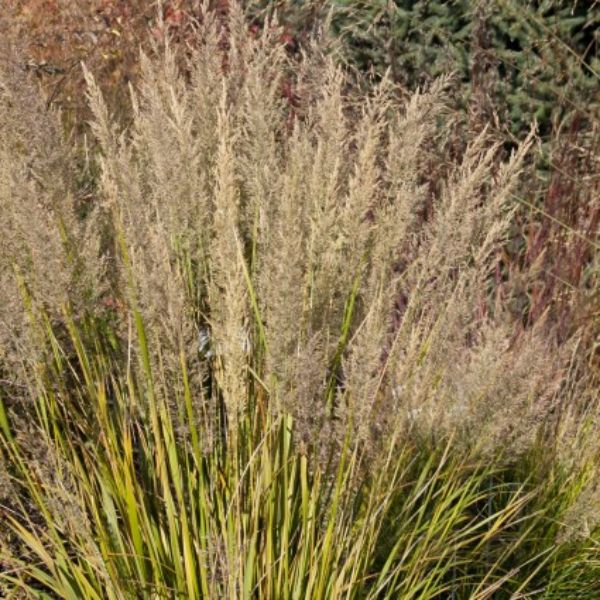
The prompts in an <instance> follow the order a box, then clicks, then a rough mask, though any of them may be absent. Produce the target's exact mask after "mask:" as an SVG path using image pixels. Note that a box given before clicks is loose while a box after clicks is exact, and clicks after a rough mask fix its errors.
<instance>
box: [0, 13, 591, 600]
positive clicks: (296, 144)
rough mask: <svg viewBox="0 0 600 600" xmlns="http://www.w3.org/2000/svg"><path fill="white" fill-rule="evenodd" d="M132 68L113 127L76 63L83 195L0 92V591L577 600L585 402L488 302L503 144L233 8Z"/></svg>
mask: <svg viewBox="0 0 600 600" xmlns="http://www.w3.org/2000/svg"><path fill="white" fill-rule="evenodd" d="M155 54H156V55H155V56H153V57H148V56H144V55H143V56H142V57H141V70H142V83H141V84H140V86H139V88H137V89H132V90H131V101H132V109H131V122H130V124H129V125H128V127H127V128H126V129H125V130H122V129H119V127H118V126H117V125H116V123H115V122H114V121H113V120H112V118H111V116H110V114H109V111H108V109H107V107H106V104H105V103H104V101H103V98H102V94H101V93H100V91H99V89H98V87H97V86H96V84H95V82H94V78H93V74H91V73H88V72H86V79H87V82H88V89H89V103H90V107H91V110H92V113H93V115H94V117H93V121H92V122H91V129H92V131H93V134H94V136H95V140H96V141H95V142H94V144H93V145H91V146H90V147H91V148H92V156H89V157H88V158H86V160H84V161H83V165H84V167H83V169H84V170H85V173H86V177H92V178H93V180H94V181H93V189H94V194H93V198H91V199H90V198H88V197H85V198H84V197H82V196H81V194H80V191H79V189H78V187H77V185H76V178H75V177H74V175H75V174H78V173H80V172H81V165H78V163H77V160H76V159H75V158H74V157H73V156H72V154H70V153H69V152H68V151H67V148H68V144H67V143H66V141H65V140H63V139H62V138H61V133H60V127H59V126H58V125H57V123H58V121H57V120H56V119H55V116H56V115H53V114H52V113H50V112H48V111H46V110H45V109H44V107H43V104H40V103H39V102H38V101H37V100H36V97H35V94H34V93H33V88H32V86H31V84H30V83H29V82H27V81H26V79H24V78H23V77H21V76H20V75H19V73H17V72H15V71H11V70H10V69H4V70H3V71H1V72H0V73H1V76H0V102H2V103H3V105H2V106H3V111H2V113H0V127H1V128H2V131H3V132H4V131H5V132H6V134H5V135H3V136H0V152H1V155H0V197H1V198H2V203H1V205H0V210H1V211H3V214H5V215H6V219H5V220H4V221H3V223H6V227H7V233H10V235H8V236H4V237H3V238H2V239H3V240H8V243H6V242H2V245H1V246H0V248H1V250H2V252H1V254H0V265H1V267H2V270H1V272H0V277H1V278H2V279H1V282H2V285H1V286H0V320H1V324H2V328H1V329H0V374H1V376H2V380H1V382H0V435H1V442H2V444H1V446H0V448H1V454H0V459H1V461H2V462H1V463H0V466H1V468H2V469H1V471H0V474H1V477H2V479H1V480H0V483H2V486H3V488H2V490H0V515H1V516H2V517H3V518H2V520H1V522H0V542H1V543H2V546H1V548H2V554H1V555H0V569H1V573H0V586H3V587H2V588H0V589H1V591H2V592H3V593H4V594H5V595H7V596H9V597H11V595H12V596H13V597H18V595H19V594H21V595H25V596H26V597H36V598H54V597H58V598H68V599H69V598H72V599H73V600H75V599H78V600H79V599H81V598H86V599H87V598H92V599H93V598H98V599H100V598H111V599H112V598H114V599H121V598H140V597H144V598H231V599H234V598H298V599H301V598H316V599H319V598H491V597H500V598H501V597H526V596H527V595H531V594H534V593H535V594H540V595H542V596H543V597H547V598H561V597H569V598H577V597H581V598H589V597H593V594H594V593H595V592H596V591H597V582H598V581H600V578H599V570H600V555H599V553H600V546H599V544H600V538H599V529H598V515H599V514H600V507H598V503H597V498H598V495H597V492H598V485H599V479H598V470H597V466H596V465H597V459H598V456H599V448H598V446H597V432H598V397H597V396H598V395H597V387H595V384H594V382H593V380H592V379H591V377H590V376H589V375H588V374H587V372H586V369H585V364H583V363H582V362H581V361H580V360H579V358H578V354H577V341H578V336H577V335H574V336H573V338H572V339H570V340H568V341H567V342H565V343H564V344H562V345H560V346H556V344H554V343H553V342H552V341H551V340H552V339H554V338H552V336H549V335H548V327H549V326H550V325H547V326H546V324H545V323H544V320H543V319H540V320H538V322H537V325H536V326H535V327H530V328H524V327H522V326H521V324H520V323H515V321H514V318H513V317H512V316H511V313H510V311H507V310H505V309H504V306H503V304H502V303H501V302H499V301H498V300H497V299H498V297H499V296H497V295H496V288H495V277H496V274H497V270H498V264H499V261H500V260H502V251H503V247H504V244H505V240H506V237H507V235H508V231H509V228H510V226H511V219H512V215H513V212H514V202H513V197H514V193H515V191H516V190H517V189H518V186H519V185H520V177H521V168H522V163H523V160H524V157H525V156H526V154H527V151H528V149H529V146H530V145H531V143H532V140H533V134H532V135H530V136H529V137H528V138H527V139H525V140H524V141H523V143H522V144H521V145H520V146H519V147H518V148H516V149H515V151H514V153H513V154H512V156H510V157H506V156H503V155H502V151H501V148H500V147H499V146H498V145H496V144H495V143H494V142H493V141H492V140H491V139H490V138H489V137H488V136H487V134H486V131H482V132H481V133H480V134H479V135H478V136H477V137H475V138H474V139H473V140H470V143H468V144H467V150H466V152H465V153H464V154H463V155H461V156H454V155H452V153H451V152H450V149H449V148H448V147H447V146H446V141H447V138H448V133H447V132H448V130H449V129H451V128H452V126H453V115H452V114H451V113H450V112H449V111H448V109H447V104H446V96H447V95H448V94H449V93H450V90H451V87H452V81H451V79H441V80H438V81H437V82H435V83H434V84H433V85H432V86H431V87H430V88H428V89H426V90H421V91H418V92H416V93H415V94H414V95H412V96H410V97H408V98H406V97H404V95H403V94H402V93H401V92H400V90H399V89H397V87H396V86H394V85H393V84H392V83H391V82H389V81H388V80H386V79H385V78H384V79H383V81H381V82H380V83H378V84H377V85H374V86H371V91H370V92H369V93H367V94H365V93H364V92H361V91H359V89H358V88H356V87H355V86H353V85H352V82H351V79H350V78H349V77H348V76H347V75H346V74H345V72H344V71H343V70H342V69H340V68H339V67H338V66H336V64H335V62H334V61H333V59H331V58H329V57H327V56H325V55H324V54H323V52H322V51H321V50H320V42H319V40H318V39H317V40H315V41H314V43H313V45H312V46H311V47H310V48H309V49H307V50H306V51H305V52H303V53H302V54H301V56H290V55H289V54H288V53H287V52H286V49H285V47H284V46H283V45H282V42H281V41H280V36H279V34H278V31H277V27H276V26H275V25H273V26H272V27H266V28H265V29H264V32H262V33H260V34H259V35H255V34H251V33H250V32H249V29H248V27H247V25H246V22H245V20H244V18H243V15H242V13H241V10H240V9H239V8H238V7H237V6H236V5H235V4H234V3H232V4H231V8H230V10H229V13H228V15H226V16H223V15H221V14H215V13H211V12H210V11H206V12H205V13H204V14H203V17H202V19H201V20H200V22H199V23H198V25H197V31H196V35H195V41H194V43H193V44H190V47H189V48H187V53H183V52H177V51H176V50H175V49H174V48H173V47H171V46H170V45H169V44H168V43H166V44H165V47H164V48H162V49H160V50H157V52H156V53H155ZM290 90H291V91H290ZM21 112H23V113H24V114H25V115H26V116H27V118H28V119H29V121H28V122H29V123H31V126H30V129H32V130H34V131H35V132H36V133H35V135H29V134H28V128H24V127H21V126H17V125H15V123H17V124H19V123H22V122H23V118H24V117H19V115H20V113H21ZM38 127H39V129H36V128H38ZM55 150H56V156H57V158H56V160H55V161H54V159H53V162H52V161H50V158H48V157H49V156H50V155H51V156H54V151H55ZM95 173H97V176H96V175H94V176H92V175H91V174H95ZM434 173H435V176H434V175H433V174H434ZM440 174H443V177H442V176H441V175H440ZM2 227H5V225H4V224H3V225H2ZM503 294H504V296H503V297H505V294H506V291H505V290H504V291H503ZM590 595H591V596H590Z"/></svg>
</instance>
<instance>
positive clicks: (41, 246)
mask: <svg viewBox="0 0 600 600" xmlns="http://www.w3.org/2000/svg"><path fill="white" fill-rule="evenodd" d="M0 128H1V130H2V136H0V220H1V222H2V235H1V236H0V237H1V241H0V372H2V373H3V375H6V379H5V380H9V381H10V380H13V379H15V377H16V376H17V374H18V373H19V372H20V371H21V366H22V365H23V364H26V365H28V366H32V365H33V364H35V362H36V360H38V359H40V358H41V355H42V353H43V344H40V342H39V340H37V339H36V336H35V328H34V327H29V326H28V325H27V320H28V317H27V310H26V309H25V308H24V305H23V301H24V298H23V295H24V294H25V295H26V296H27V298H28V300H27V301H28V302H30V303H31V304H32V308H41V309H43V310H45V311H47V313H48V317H49V318H50V319H52V320H54V321H57V322H60V321H61V311H62V307H63V306H66V305H68V306H70V307H71V310H72V311H73V312H74V313H75V314H76V315H77V316H78V317H82V316H84V315H85V314H86V312H88V313H89V312H91V311H92V309H93V307H94V305H95V303H96V301H97V299H98V298H99V297H100V296H101V294H102V292H103V282H102V278H103V261H102V259H101V256H100V244H99V236H98V234H97V232H96V231H94V230H93V229H91V228H89V227H88V226H87V224H83V223H81V222H80V221H79V219H78V212H79V200H78V190H77V189H76V185H75V163H74V160H73V153H72V151H71V150H70V145H69V141H68V140H66V139H65V137H64V134H63V132H62V128H61V124H60V116H59V115H58V114H57V113H55V112H53V111H51V110H49V109H48V108H47V107H46V105H45V103H44V102H43V99H42V97H41V96H40V94H39V93H38V90H37V89H36V86H35V83H34V82H33V81H32V80H31V77H30V75H29V74H27V73H25V72H23V70H22V69H21V68H20V67H19V65H18V61H17V57H16V56H15V55H14V53H13V52H12V50H11V49H10V48H3V58H2V61H1V64H0ZM12 392H13V393H14V392H15V390H12Z"/></svg>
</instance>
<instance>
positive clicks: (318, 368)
mask: <svg viewBox="0 0 600 600" xmlns="http://www.w3.org/2000/svg"><path fill="white" fill-rule="evenodd" d="M198 28H199V29H198V43H197V45H196V48H195V49H194V51H193V53H192V55H191V58H190V59H189V60H188V61H187V62H185V61H184V68H183V70H182V68H181V67H180V66H179V65H180V64H181V61H179V60H178V59H177V57H176V55H175V53H174V51H172V49H171V48H170V46H169V44H166V47H165V49H164V52H163V56H162V57H160V58H155V59H150V58H148V57H144V56H143V57H142V73H143V78H142V79H143V81H142V84H141V88H140V91H139V93H136V92H134V93H133V95H132V98H133V122H132V125H131V130H130V132H124V133H123V134H117V132H116V129H115V127H114V126H113V125H112V124H111V123H110V119H109V117H108V115H107V113H106V109H105V108H104V107H103V103H102V100H101V97H100V96H99V94H98V92H97V90H95V88H94V84H93V82H92V81H90V94H91V96H90V98H91V104H92V108H93V110H94V113H95V119H96V124H95V125H94V128H95V131H96V132H97V135H98V137H99V141H100V143H101V148H102V153H103V156H102V157H101V159H100V160H101V164H102V193H103V196H104V197H105V198H106V201H107V202H108V204H109V205H111V206H113V207H114V210H112V215H113V219H114V220H115V224H114V225H113V227H114V230H115V231H117V232H118V231H120V229H121V228H122V229H123V239H124V241H125V246H126V248H127V253H128V255H129V262H130V267H131V273H132V275H133V282H134V283H133V288H131V284H130V283H127V282H128V281H129V279H128V277H129V275H127V274H126V273H125V271H127V269H126V268H125V265H124V263H123V261H121V263H123V264H121V266H120V268H119V270H118V272H120V273H121V275H119V276H118V277H117V278H116V279H117V280H119V281H120V283H118V285H119V286H120V287H121V288H122V290H121V292H119V293H121V294H122V295H123V296H127V294H129V293H131V292H133V296H131V297H130V300H129V303H130V304H131V305H133V306H138V307H139V308H140V311H141V314H142V315H143V316H144V321H145V327H146V329H147V331H148V332H149V335H150V337H151V339H152V340H153V341H156V340H157V339H160V340H161V352H162V354H161V356H160V357H158V356H156V357H153V359H152V361H153V363H154V365H155V368H163V367H164V368H167V371H169V370H170V371H172V372H173V374H174V376H175V377H177V375H176V373H177V371H178V369H179V364H180V352H181V351H182V350H184V355H185V356H186V357H188V359H189V358H190V357H192V356H194V355H195V354H196V355H197V352H195V350H196V349H197V339H198V337H200V338H201V344H200V346H201V348H200V354H201V356H200V357H199V358H200V361H196V362H195V366H194V367H193V368H192V369H191V370H190V373H191V375H192V377H193V378H194V377H195V378H196V380H197V381H198V382H199V387H198V391H199V393H205V392H206V391H207V388H206V386H203V385H202V381H203V380H204V381H205V383H207V381H206V376H207V373H208V372H209V371H210V370H211V368H212V367H211V362H214V365H213V366H216V365H219V367H218V368H216V369H215V370H214V375H215V377H216V379H215V383H216V387H214V386H213V387H212V388H211V391H210V394H211V395H212V397H213V399H216V398H218V397H222V399H223V400H224V401H225V405H226V406H227V410H228V412H230V413H231V415H230V416H231V417H232V418H233V415H235V414H238V413H239V410H240V409H241V408H243V407H244V406H245V405H246V403H247V402H248V393H249V389H250V387H248V378H249V377H250V372H253V373H254V374H253V375H252V377H255V376H257V377H258V378H259V379H260V380H261V381H262V383H261V384H260V385H261V386H263V387H266V390H268V392H269V393H270V395H271V407H272V408H273V409H274V410H275V412H277V411H278V410H285V411H289V412H290V413H291V414H293V415H294V416H295V417H296V418H297V419H298V421H299V422H298V428H299V429H300V430H303V431H304V434H305V435H306V437H307V438H311V436H314V435H318V434H317V431H318V429H319V427H320V426H321V427H325V428H326V429H327V430H329V429H328V428H330V427H331V426H332V425H334V426H335V428H337V429H339V434H337V437H336V440H337V442H336V443H341V441H342V439H343V438H344V435H345V433H344V432H345V431H346V428H347V427H348V425H349V424H350V423H354V426H355V427H357V429H356V430H355V443H356V444H358V445H362V444H363V443H366V444H367V446H368V445H369V439H371V440H372V439H379V440H380V441H383V440H384V439H385V436H384V435H382V434H383V432H385V431H387V433H388V434H389V432H390V431H392V430H393V428H394V424H395V423H396V422H397V421H398V419H400V421H402V420H408V421H410V422H413V421H414V419H415V417H416V415H418V414H420V415H421V417H420V419H422V420H423V422H426V423H428V424H429V425H432V424H433V423H436V424H437V425H439V427H440V430H446V427H447V426H448V427H450V426H451V427H450V428H452V427H456V426H459V425H462V427H463V430H468V429H469V427H467V422H468V421H469V422H470V419H472V420H473V422H476V421H477V419H478V418H479V417H481V418H484V416H485V420H486V422H488V421H489V423H496V424H498V423H499V421H500V420H499V419H498V418H497V417H499V415H500V414H501V413H502V411H504V409H505V408H506V406H507V405H506V402H505V401H503V402H502V403H500V402H499V398H496V400H491V399H490V398H491V397H492V396H494V394H498V393H499V392H498V391H499V390H501V389H502V386H503V385H505V386H506V387H505V389H506V390H508V389H510V390H511V391H512V395H511V397H512V399H513V400H514V403H511V406H512V407H513V408H514V409H515V410H517V407H520V409H519V411H521V410H522V411H525V412H526V413H528V411H532V414H533V413H536V411H537V413H536V414H537V416H538V417H539V418H540V419H541V418H542V416H543V414H546V413H547V412H548V411H549V410H550V408H551V407H550V404H551V403H550V402H549V400H545V399H544V398H550V397H551V396H552V395H553V390H554V388H553V386H552V385H550V383H549V382H550V380H552V381H554V378H550V377H547V382H548V388H547V390H546V391H544V390H543V389H541V388H540V387H539V386H540V385H541V382H542V381H543V380H544V378H546V376H547V374H548V372H549V370H550V369H551V370H552V371H553V372H555V373H558V372H559V371H560V369H556V365H558V364H560V361H561V358H560V356H559V354H558V353H556V352H554V351H551V350H549V349H547V351H545V352H544V353H545V355H546V356H551V357H552V360H549V359H545V360H542V357H541V356H539V357H537V356H534V354H535V353H533V352H532V353H531V354H528V357H531V360H535V362H536V364H535V365H533V364H532V365H530V367H531V371H530V375H531V376H530V377H529V376H528V375H527V374H523V378H522V377H514V378H513V379H512V380H511V381H510V386H509V385H508V384H509V381H508V378H510V376H509V375H508V374H507V373H505V374H504V377H505V378H506V379H505V380H504V379H503V375H502V369H500V368H499V369H497V370H495V371H494V372H495V373H497V378H498V379H496V378H488V377H485V376H483V373H480V376H479V377H478V373H479V371H478V370H477V369H483V368H484V363H485V364H488V363H492V364H495V365H497V366H499V365H501V364H503V365H505V369H507V368H508V365H509V364H510V365H513V364H514V365H517V364H518V362H519V359H518V357H519V356H520V355H519V351H517V350H515V348H514V347H513V346H510V339H511V337H512V335H513V332H512V329H511V325H510V324H508V325H507V324H506V318H505V317H504V316H503V314H502V312H503V311H501V310H496V311H495V312H494V310H493V306H492V305H491V304H490V286H491V284H492V278H491V274H492V272H493V270H494V267H495V265H496V260H497V255H498V249H499V248H500V247H501V246H502V244H503V243H504V240H505V238H506V236H507V232H508V228H509V224H510V220H511V215H512V207H513V203H512V200H511V195H510V194H511V193H512V191H513V190H514V187H515V185H516V184H517V182H518V181H519V174H520V170H521V167H522V164H523V159H524V156H525V154H526V152H527V150H528V148H529V146H530V144H531V137H530V138H528V139H527V140H525V141H524V143H523V144H522V145H521V146H519V148H518V149H517V151H516V153H515V154H514V156H513V157H512V158H511V159H510V160H509V161H507V162H506V164H503V163H502V162H501V161H500V159H499V147H498V145H497V144H493V143H492V142H491V141H490V138H489V136H488V135H487V133H486V132H485V131H484V132H482V133H481V134H480V135H479V137H478V138H476V139H475V140H473V141H472V142H471V143H470V144H469V145H468V147H467V149H466V152H465V154H464V156H463V157H462V161H461V162H459V163H458V164H455V165H454V166H453V167H452V168H450V169H449V172H448V177H447V180H446V181H442V182H440V181H436V182H435V185H431V181H430V172H429V171H428V165H429V164H431V161H432V160H439V161H441V160H443V155H442V153H443V134H442V133H441V129H440V126H441V124H442V123H443V122H444V120H445V119H446V118H447V114H446V108H445V96H446V94H447V90H448V88H449V86H451V81H450V80H448V79H442V80H440V81H438V82H436V83H434V84H433V85H432V86H431V87H430V89H428V90H425V91H422V92H419V93H418V94H416V95H415V96H414V97H413V98H412V99H409V100H408V101H406V102H403V101H402V100H401V99H400V94H399V91H398V90H397V89H396V88H395V86H393V85H392V84H391V83H390V82H389V81H388V80H387V79H386V78H384V79H383V80H382V81H381V82H380V83H379V84H378V85H376V86H375V87H374V88H373V91H372V93H371V94H367V95H362V96H361V95H360V94H358V93H356V92H355V91H352V86H351V84H350V79H349V77H348V76H347V75H346V74H345V73H344V72H343V71H342V70H341V69H340V68H339V67H338V66H336V65H335V63H334V62H333V60H332V59H331V58H327V57H325V56H323V55H322V54H320V53H319V51H318V49H313V50H312V54H311V51H308V50H307V51H306V52H305V53H304V54H301V55H300V56H299V57H296V58H294V59H293V60H292V59H291V58H290V57H288V56H286V54H285V52H284V50H283V46H282V44H281V43H280V41H279V40H278V36H277V28H276V26H275V25H273V28H272V29H269V28H267V29H266V30H265V32H263V33H262V34H260V35H259V36H255V35H251V34H250V33H249V32H248V29H247V27H246V25H245V23H244V20H243V18H242V16H241V14H240V12H239V8H235V7H234V8H233V9H232V12H231V14H230V15H229V17H220V18H215V17H211V16H210V14H209V13H206V14H205V16H204V17H203V19H202V20H201V23H200V24H199V25H198ZM296 72H297V73H298V74H297V75H296V74H295V73H296ZM284 86H287V88H286V89H289V88H291V89H294V88H296V89H297V90H298V92H297V94H295V95H294V98H293V105H292V104H290V102H291V100H290V98H289V97H288V96H286V95H285V94H284V93H283V90H282V88H283V87H284ZM290 115H292V117H293V118H292V120H291V121H290ZM426 206H427V207H426ZM115 235H116V234H115ZM118 255H119V251H117V252H116V256H117V257H118ZM127 290H129V291H127ZM524 335H525V336H526V338H527V340H522V341H521V342H520V344H522V345H521V346H520V348H522V349H523V352H525V351H526V349H527V348H530V349H531V348H534V347H535V348H542V347H545V346H544V343H543V341H542V340H541V339H538V338H539V335H540V334H539V333H538V331H531V332H528V333H527V334H524ZM167 342H168V343H167ZM150 347H151V348H153V347H155V345H153V344H150ZM509 348H510V350H509ZM494 357H496V359H494ZM503 357H504V358H503ZM509 357H510V358H509ZM504 359H506V361H507V362H504ZM159 365H162V366H159ZM550 365H551V366H550ZM459 366H460V367H462V369H463V370H462V371H460V369H459ZM248 367H249V368H250V370H248ZM459 371H460V373H459ZM518 371H519V372H521V371H520V370H518ZM199 372H202V373H204V375H202V376H198V373H199ZM458 377H464V378H465V383H464V385H462V388H461V389H463V388H464V389H467V388H468V389H469V392H468V393H467V392H464V393H463V392H459V391H458V388H459V387H461V385H459V383H458V382H457V380H456V378H458ZM208 379H210V376H208ZM491 381H494V382H495V383H494V384H493V385H491V383H490V382H491ZM503 381H504V383H503ZM534 381H535V382H537V383H535V384H534V383H533V382H534ZM467 382H468V383H467ZM519 386H521V387H519ZM209 387H210V386H209ZM542 387H543V386H542ZM203 390H204V392H203ZM403 390H404V391H403ZM463 391H464V390H463ZM502 397H503V398H506V394H503V395H502ZM519 414H520V413H519ZM461 415H463V416H464V418H463V417H461ZM465 415H470V416H469V419H467V418H466V416H465ZM506 418H508V417H506ZM524 418H525V417H524ZM332 419H333V420H332ZM509 420H510V419H509ZM386 421H389V422H386ZM461 421H462V422H461ZM319 424H320V425H319ZM359 430H360V431H359ZM326 435H327V436H330V434H329V433H327V434H326ZM492 437H493V436H492ZM497 437H498V438H500V437H502V436H497ZM494 439H497V438H494Z"/></svg>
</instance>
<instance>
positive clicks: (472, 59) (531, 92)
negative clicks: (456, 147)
mask: <svg viewBox="0 0 600 600" xmlns="http://www.w3.org/2000/svg"><path fill="white" fill-rule="evenodd" d="M248 5H250V8H251V10H254V12H255V14H256V13H257V11H258V9H259V8H261V7H262V8H263V11H268V12H271V13H272V12H273V11H274V10H277V11H278V12H279V14H280V16H281V17H282V19H283V21H284V22H285V23H287V24H288V26H289V27H290V29H291V31H292V32H293V33H295V34H296V35H302V32H303V30H305V29H307V28H310V27H312V26H314V25H315V24H317V23H319V24H320V23H322V18H323V16H324V15H325V14H326V13H327V12H328V11H331V29H332V31H333V32H334V33H335V34H336V35H337V36H341V38H342V40H343V41H344V52H345V57H346V60H347V61H348V63H349V64H350V65H352V66H354V67H356V68H358V69H360V70H361V71H363V72H368V71H373V72H374V73H375V74H378V75H381V74H382V73H384V72H385V71H386V70H387V69H390V71H391V73H392V75H393V78H394V79H395V80H396V81H398V82H400V83H402V84H403V85H405V86H407V87H408V88H414V87H415V86H417V85H421V84H423V83H427V82H430V81H431V80H432V79H433V78H435V77H438V76H440V75H442V74H447V73H448V72H456V73H457V74H458V76H459V78H460V80H461V82H462V93H461V97H462V98H461V99H462V101H463V102H465V103H467V102H469V100H472V99H473V95H474V94H475V95H477V91H478V88H484V90H485V93H486V94H487V95H488V96H489V97H490V99H491V100H492V101H493V108H494V109H495V110H496V111H497V112H498V113H499V114H500V117H501V120H504V119H505V118H506V117H508V123H509V128H510V134H512V135H519V134H522V133H523V131H524V130H526V129H527V128H528V127H529V125H530V123H531V122H532V121H533V119H537V121H538V123H539V126H540V133H541V134H542V135H548V134H549V133H550V131H551V129H552V124H553V122H554V121H557V120H559V119H561V118H563V117H565V116H566V115H568V114H573V113H576V112H579V113H582V114H585V115H588V116H591V115H595V114H596V113H595V111H596V110H597V108H598V99H599V98H598V91H599V83H598V73H599V72H600V58H599V56H598V33H597V29H598V26H599V25H600V5H598V3H597V2H596V1H590V0H587V1H585V2H580V1H576V0H555V1H553V0H547V1H535V2H532V1H515V0H489V1H477V0H393V1H390V0H368V1H365V0H330V1H320V2H319V1H316V2H310V1H309V2H295V1H293V0H288V1H283V2H276V3H272V2H269V3H267V2H260V1H259V2H252V1H251V2H248ZM267 7H268V8H267Z"/></svg>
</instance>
